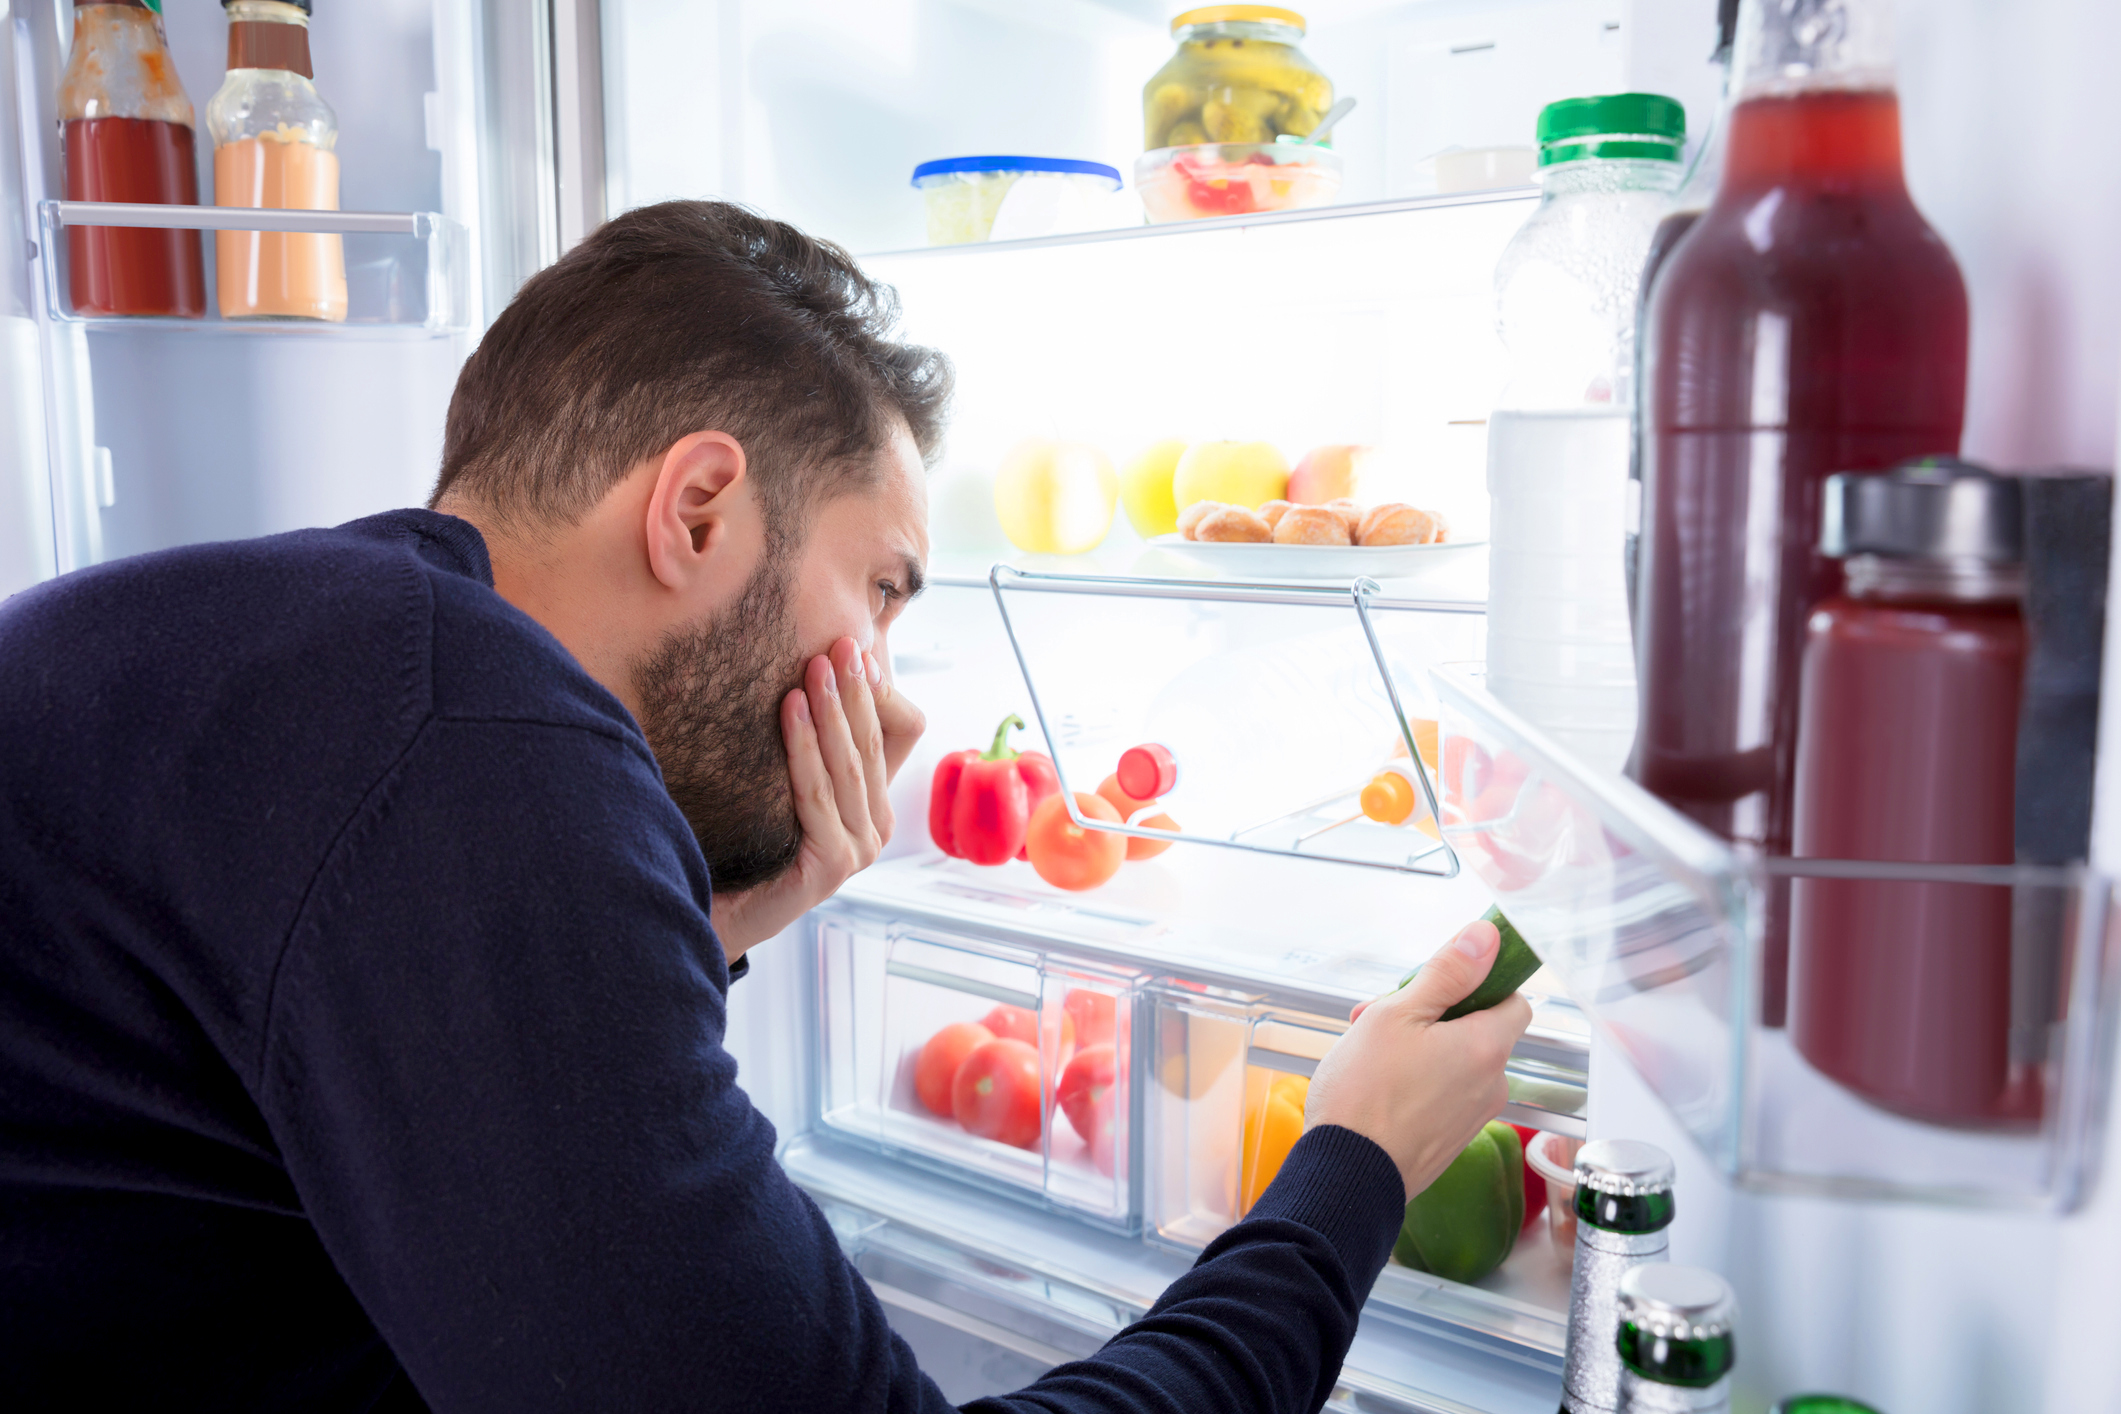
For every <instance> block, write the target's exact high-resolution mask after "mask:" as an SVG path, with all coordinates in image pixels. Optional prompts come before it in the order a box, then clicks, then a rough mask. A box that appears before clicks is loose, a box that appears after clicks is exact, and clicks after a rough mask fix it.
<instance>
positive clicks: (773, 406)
mask: <svg viewBox="0 0 2121 1414" xmlns="http://www.w3.org/2000/svg"><path fill="white" fill-rule="evenodd" d="M897 322H898V295H897V292H896V291H894V290H893V289H892V288H891V287H890V286H889V285H885V284H880V283H878V282H876V281H874V280H871V279H870V278H869V277H868V276H867V275H864V274H863V273H862V270H861V267H860V266H859V265H857V264H856V263H855V261H854V257H853V256H851V255H849V254H848V253H847V252H846V251H844V250H842V249H841V248H840V247H838V246H836V245H833V244H831V243H830V242H827V241H820V240H816V239H813V238H812V237H810V236H806V235H804V234H803V233H802V232H801V231H799V230H797V229H796V228H795V227H793V226H790V225H788V224H786V223H785V222H781V221H773V220H768V219H767V218H766V217H764V216H761V215H759V214H758V213H756V212H754V211H750V210H747V209H745V208H744V207H741V206H734V205H731V204H729V203H727V202H720V201H666V202H663V203H661V204H659V205H656V206H644V207H640V208H638V209H636V210H633V211H629V212H627V213H626V214H625V215H623V216H619V217H616V218H614V219H613V220H610V221H607V222H606V223H604V225H603V226H601V227H599V228H598V229H597V230H596V231H594V232H592V233H591V234H590V235H589V236H588V237H587V238H586V239H584V240H583V241H582V243H581V244H580V245H578V246H576V247H575V248H574V249H573V250H571V251H569V252H568V253H567V254H566V255H565V256H563V257H561V258H560V260H559V261H558V262H556V263H555V264H553V265H551V266H549V267H547V268H546V269H544V270H542V271H540V272H538V273H537V274H536V275H533V276H532V277H531V278H530V279H529V280H527V281H525V282H524V284H523V288H522V289H521V290H520V291H518V292H517V294H516V297H515V299H514V300H512V301H511V302H510V303H509V305H508V308H506V309H505V310H503V311H502V312H501V316H500V318H498V319H496V320H494V322H493V326H492V327H491V328H490V329H488V330H487V331H486V337H485V338H483V339H482V340H480V341H479V347H478V350H477V352H475V353H473V354H472V356H471V358H470V360H469V361H468V362H467V363H466V364H465V365H464V370H463V372H462V373H460V374H459V375H458V376H457V387H456V392H455V394H454V395H452V396H451V398H450V400H449V423H448V428H447V430H446V431H445V433H444V435H443V442H442V474H441V477H440V479H439V480H438V481H437V483H436V485H435V493H434V499H435V500H436V501H439V500H441V499H442V497H443V496H445V495H448V494H452V493H453V494H456V495H461V496H464V497H467V498H468V499H470V500H471V501H472V502H474V503H475V504H476V505H478V506H479V507H480V508H481V509H482V510H484V511H486V513H487V514H488V515H490V516H492V517H494V518H495V519H496V520H498V521H499V522H500V523H501V524H503V525H506V526H509V527H511V528H518V529H524V530H535V528H536V527H537V526H539V525H541V524H552V523H565V524H572V523H574V522H575V521H578V520H580V519H581V517H582V516H584V515H586V514H587V513H588V512H589V510H590V508H591V507H593V506H595V505H596V503H597V502H598V501H600V500H602V499H603V498H604V495H605V493H606V492H608V491H609V490H610V489H611V488H612V487H613V486H614V485H616V484H617V483H618V482H619V481H620V480H622V479H623V478H624V477H625V476H626V474H627V473H628V472H630V471H632V470H633V469H634V468H635V467H636V466H639V465H640V464H641V463H642V462H643V461H645V460H647V459H648V458H650V457H657V456H660V455H662V453H663V452H664V451H666V450H668V448H669V447H670V445H671V444H672V443H674V442H676V441H678V440H679V439H680V438H683V437H686V436H688V435H690V434H692V433H694V432H701V431H707V430H710V429H713V430H719V431H722V432H727V433H728V434H729V435H730V436H732V437H734V438H736V440H737V441H738V442H739V443H741V444H742V445H743V447H744V453H745V458H746V463H747V467H748V474H749V476H750V477H751V479H752V482H753V485H754V486H755V487H756V488H757V494H758V496H759V499H760V502H761V504H762V506H763V508H764V511H765V515H766V524H767V529H768V533H769V534H770V535H772V536H774V537H775V538H776V539H778V540H780V541H781V542H782V543H784V544H787V543H793V542H795V541H799V540H800V539H801V526H802V521H803V512H804V510H805V508H806V507H807V506H810V505H812V504H814V502H815V501H816V500H817V499H819V498H820V497H823V496H830V495H833V494H836V493H838V492H840V491H845V490H852V489H857V488H858V487H859V486H861V485H862V484H863V482H864V480H865V478H866V477H867V475H868V473H869V468H870V467H871V466H872V465H873V462H874V457H875V454H876V453H877V452H878V451H879V450H880V449H881V448H882V447H883V446H884V444H885V443H886V441H887V440H888V439H889V437H890V436H891V434H892V431H893V429H894V427H895V426H896V425H897V424H898V423H899V422H900V421H903V422H904V423H905V425H906V427H907V428H908V429H909V430H910V431H911V432H912V434H913V440H914V442H915V444H916V445H917V446H918V447H919V448H920V452H921V456H922V458H923V459H924V460H929V461H932V460H933V459H934V456H935V453H936V450H937V447H938V445H939V444H940V442H941V440H942V429H943V418H944V412H945V408H946V405H947V403H948V401H949V397H950V385H951V369H950V363H949V360H948V359H946V358H944V357H943V355H942V354H940V353H938V352H937V351H936V350H934V349H928V348H922V347H920V346H918V345H914V344H903V343H897V342H894V341H893V340H892V339H891V337H890V335H891V334H892V333H893V332H894V329H895V327H896V325H897Z"/></svg>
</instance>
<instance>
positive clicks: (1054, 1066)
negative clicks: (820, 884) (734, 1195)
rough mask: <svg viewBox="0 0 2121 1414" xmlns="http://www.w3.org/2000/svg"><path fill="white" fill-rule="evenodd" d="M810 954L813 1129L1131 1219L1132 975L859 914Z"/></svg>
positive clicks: (1092, 1215)
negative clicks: (816, 1053)
mask: <svg viewBox="0 0 2121 1414" xmlns="http://www.w3.org/2000/svg"><path fill="white" fill-rule="evenodd" d="M817 955H818V978H819V986H818V1007H819V1016H818V1022H819V1024H818V1038H819V1047H820V1057H819V1062H820V1063H819V1087H818V1089H819V1095H818V1115H817V1122H818V1124H819V1126H820V1127H822V1128H824V1129H827V1130H830V1131H832V1132H833V1133H836V1134H839V1135H842V1136H845V1137H847V1138H850V1139H855V1140H858V1141H860V1142H863V1143H866V1144H869V1145H873V1146H875V1147H877V1148H879V1149H881V1150H883V1151H885V1152H887V1153H889V1154H891V1155H893V1156H894V1157H898V1158H903V1159H908V1160H911V1161H913V1162H915V1163H919V1164H923V1165H927V1166H930V1167H933V1168H937V1169H939V1170H942V1171H944V1172H947V1173H949V1174H951V1175H953V1176H955V1177H958V1178H965V1179H970V1180H972V1181H974V1182H977V1183H981V1184H984V1185H986V1186H988V1187H992V1188H997V1189H1000V1190H1003V1191H1006V1192H1013V1193H1016V1194H1018V1195H1021V1196H1024V1197H1027V1198H1031V1199H1033V1200H1034V1201H1038V1202H1041V1203H1043V1204H1045V1205H1048V1206H1052V1207H1055V1208H1060V1209H1065V1210H1067V1211H1069V1212H1073V1213H1077V1214H1080V1215H1082V1216H1084V1217H1086V1218H1089V1219H1091V1220H1093V1221H1096V1222H1099V1223H1101V1224H1104V1225H1107V1226H1111V1227H1114V1228H1116V1229H1119V1230H1121V1231H1128V1230H1131V1229H1132V1228H1133V1226H1134V1224H1135V1219H1136V1212H1137V1202H1136V1197H1135V1189H1136V1185H1135V1184H1134V1181H1133V1175H1134V1151H1135V1147H1136V1145H1135V1133H1134V1131H1135V1125H1136V1123H1137V1111H1136V1107H1135V1105H1134V1102H1133V1093H1134V1092H1133V1087H1132V1085H1131V1083H1130V1082H1131V1077H1132V1072H1133V1068H1134V1067H1133V1065H1132V1049H1133V1044H1134V1030H1135V1027H1134V1013H1135V998H1136V994H1137V992H1138V990H1139V979H1138V978H1137V977H1136V976H1135V975H1134V974H1132V973H1130V972H1127V971H1125V970H1122V969H1115V968H1113V967H1110V966H1108V965H1104V964H1097V963H1090V962H1086V961H1083V960H1081V959H1076V958H1070V957H1067V956H1065V955H1062V954H1059V953H1055V952H1051V951H1046V950H1041V949H1035V948H1023V947H1017V946H1013V945H1010V944H1006V943H998V942H993V941H989V940H983V939H973V938H966V937H960V936H957V935H954V934H952V933H950V932H948V931H947V930H939V929H935V928H930V927H926V926H923V925H919V924H911V923H904V922H889V921H885V920H882V919H878V918H875V917H873V916H870V915H867V914H861V913H853V912H845V913H842V912H830V911H827V912H821V913H819V914H818V915H817Z"/></svg>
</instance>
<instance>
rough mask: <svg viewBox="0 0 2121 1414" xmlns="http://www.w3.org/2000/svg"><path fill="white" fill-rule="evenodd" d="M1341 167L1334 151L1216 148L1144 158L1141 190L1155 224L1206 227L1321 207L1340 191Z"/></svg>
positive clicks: (1291, 145)
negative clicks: (1222, 220)
mask: <svg viewBox="0 0 2121 1414" xmlns="http://www.w3.org/2000/svg"><path fill="white" fill-rule="evenodd" d="M1340 167H1341V164H1340V154H1338V153H1336V152H1334V151H1333V150H1332V149H1331V148H1329V147H1315V146H1309V145H1306V144H1303V143H1295V142H1283V143H1247V142H1224V143H1213V142H1210V143H1203V144H1201V145H1199V146H1196V147H1166V148H1161V149H1159V150H1157V151H1155V152H1147V153H1144V154H1142V156H1141V157H1140V158H1139V159H1138V160H1136V162H1135V164H1134V186H1135V189H1136V191H1137V192H1139V193H1140V195H1141V199H1142V206H1143V208H1144V209H1145V210H1147V212H1148V213H1149V219H1150V220H1151V221H1153V222H1156V223H1158V224H1162V223H1164V222H1167V221H1199V220H1203V219H1205V218H1207V217H1211V216H1249V215H1253V214H1254V213H1257V212H1262V211H1294V210H1296V209H1297V208H1298V207H1303V206H1318V205H1322V204H1323V203H1325V202H1328V201H1331V200H1332V199H1333V197H1334V195H1335V194H1336V193H1338V192H1339V191H1340Z"/></svg>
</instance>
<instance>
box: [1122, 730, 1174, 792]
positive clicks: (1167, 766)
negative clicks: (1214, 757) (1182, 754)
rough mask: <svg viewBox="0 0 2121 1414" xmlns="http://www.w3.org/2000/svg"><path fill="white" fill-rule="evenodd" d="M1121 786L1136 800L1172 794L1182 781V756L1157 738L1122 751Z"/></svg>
mask: <svg viewBox="0 0 2121 1414" xmlns="http://www.w3.org/2000/svg"><path fill="white" fill-rule="evenodd" d="M1113 774H1114V775H1116V776H1118V777H1119V788H1120V789H1121V790H1123V791H1125V792H1126V793H1127V794H1128V795H1129V796H1132V797H1133V798H1134V799H1136V800H1155V799H1156V798H1158V797H1159V796H1166V795H1169V794H1170V793H1171V791H1172V789H1173V788H1174V787H1176V786H1177V785H1178V758H1177V757H1175V756H1173V755H1172V754H1171V748H1170V747H1168V746H1162V745H1159V744H1158V743H1156V742H1153V741H1152V742H1146V743H1144V744H1143V745H1141V746H1130V747H1128V748H1127V749H1126V750H1125V751H1123V752H1121V753H1120V756H1119V767H1118V769H1116V770H1115V771H1114V772H1113Z"/></svg>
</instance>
